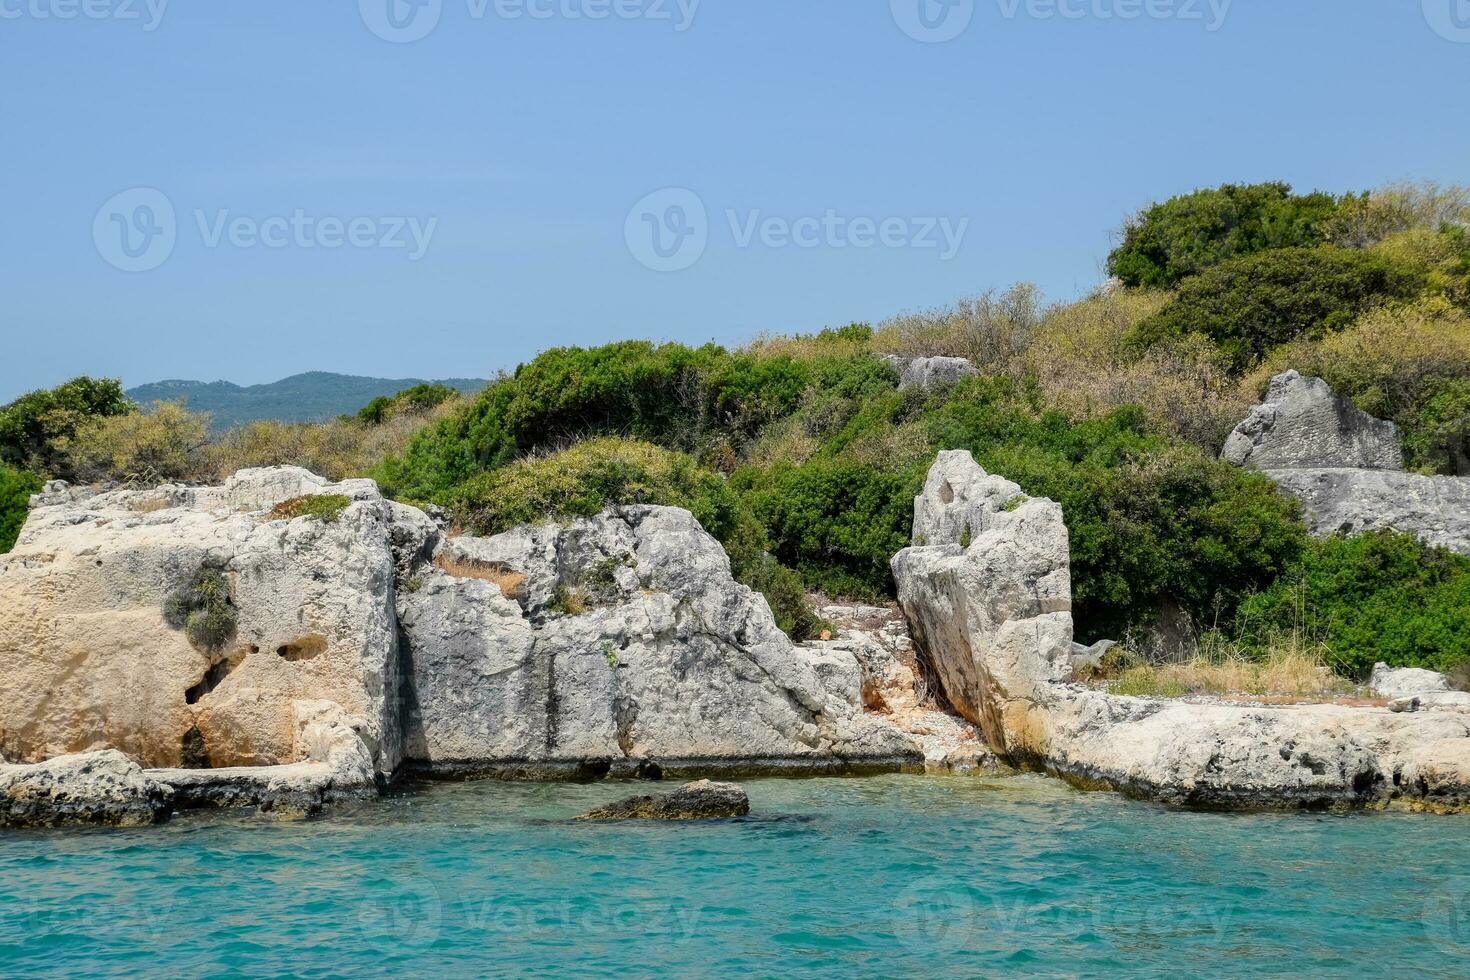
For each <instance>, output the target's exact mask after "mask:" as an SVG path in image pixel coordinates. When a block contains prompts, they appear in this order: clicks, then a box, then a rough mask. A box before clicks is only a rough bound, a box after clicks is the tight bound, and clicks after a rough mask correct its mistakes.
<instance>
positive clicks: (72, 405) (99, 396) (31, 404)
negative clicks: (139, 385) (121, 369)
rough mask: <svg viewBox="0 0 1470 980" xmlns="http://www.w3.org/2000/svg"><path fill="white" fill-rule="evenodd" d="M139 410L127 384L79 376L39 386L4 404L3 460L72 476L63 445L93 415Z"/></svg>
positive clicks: (0, 413)
mask: <svg viewBox="0 0 1470 980" xmlns="http://www.w3.org/2000/svg"><path fill="white" fill-rule="evenodd" d="M135 411H137V406H136V405H134V404H133V403H132V402H130V401H128V399H127V397H126V396H125V395H124V394H123V390H122V383H121V382H119V381H113V380H109V379H104V380H100V381H99V380H94V379H92V378H88V377H80V378H73V379H72V380H71V381H68V382H66V384H63V385H60V386H59V387H56V388H52V389H50V390H49V391H48V390H42V391H33V392H30V393H29V394H26V395H22V396H21V397H20V398H17V399H16V400H15V401H13V402H11V403H10V404H9V405H6V406H5V407H4V408H0V462H5V463H9V464H10V465H12V466H20V467H25V468H28V469H32V470H35V471H37V472H40V473H45V474H48V475H50V476H56V477H70V476H71V473H70V472H69V471H68V469H67V466H66V456H65V452H64V449H63V448H62V447H63V445H64V442H65V440H68V439H70V438H71V437H72V436H74V435H75V434H76V431H77V428H78V426H80V425H81V424H82V423H83V422H85V421H87V420H88V419H93V418H111V417H115V416H119V415H127V414H129V413H131V412H135Z"/></svg>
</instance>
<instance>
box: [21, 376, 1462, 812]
mask: <svg viewBox="0 0 1470 980" xmlns="http://www.w3.org/2000/svg"><path fill="white" fill-rule="evenodd" d="M1278 380H1279V381H1280V382H1281V383H1280V384H1279V385H1277V386H1275V387H1273V396H1275V397H1276V398H1277V401H1276V402H1275V403H1273V404H1274V405H1275V407H1274V408H1263V409H1262V410H1261V412H1260V413H1259V415H1260V417H1259V418H1256V419H1255V421H1249V420H1248V422H1247V423H1246V424H1243V425H1242V428H1241V430H1238V432H1237V436H1236V437H1235V438H1233V439H1232V444H1231V447H1230V448H1229V449H1228V450H1227V455H1232V457H1233V458H1234V457H1238V459H1237V461H1238V462H1240V463H1242V464H1243V465H1261V466H1266V465H1268V464H1269V465H1270V466H1271V467H1272V469H1270V470H1268V472H1271V473H1273V474H1274V473H1276V472H1277V471H1278V470H1277V469H1276V467H1277V466H1278V465H1279V464H1281V463H1282V462H1283V460H1288V461H1289V460H1290V459H1298V460H1300V459H1303V458H1315V457H1314V456H1313V453H1314V452H1315V450H1311V449H1308V450H1302V449H1301V448H1300V447H1301V445H1302V442H1303V440H1302V439H1301V438H1297V437H1295V436H1293V441H1291V442H1289V443H1287V442H1282V440H1281V439H1280V438H1279V437H1277V436H1273V432H1275V433H1280V432H1282V431H1285V430H1283V429H1282V428H1281V419H1282V418H1283V417H1285V416H1289V415H1291V414H1292V413H1293V412H1296V413H1298V414H1301V413H1303V412H1305V413H1306V415H1307V416H1308V417H1309V419H1310V420H1311V422H1310V425H1309V426H1307V428H1308V429H1310V430H1311V431H1314V432H1316V433H1318V435H1316V436H1312V437H1311V438H1309V439H1307V440H1306V441H1307V442H1310V443H1314V444H1319V443H1320V442H1321V441H1322V439H1323V438H1326V437H1329V436H1330V437H1333V438H1336V436H1333V434H1334V433H1338V434H1340V433H1342V432H1343V431H1347V432H1349V435H1350V438H1348V439H1347V440H1346V442H1345V443H1343V444H1344V445H1346V447H1347V449H1346V450H1345V451H1350V452H1351V453H1353V454H1355V455H1354V457H1353V458H1354V459H1355V460H1357V461H1358V462H1361V463H1364V464H1366V465H1365V466H1364V467H1362V468H1361V469H1362V470H1363V471H1364V472H1384V470H1373V469H1370V468H1369V467H1370V466H1387V465H1391V464H1393V463H1394V458H1395V457H1394V449H1395V443H1394V442H1393V433H1391V432H1389V431H1387V430H1385V429H1384V428H1383V425H1384V424H1382V423H1377V424H1374V423H1373V421H1372V420H1367V421H1364V420H1363V419H1357V418H1356V417H1353V416H1351V415H1350V414H1348V413H1344V412H1342V411H1340V410H1338V409H1337V408H1334V407H1333V406H1332V405H1330V404H1329V405H1327V407H1326V408H1325V409H1324V408H1323V405H1324V404H1325V403H1324V402H1323V399H1324V398H1326V397H1327V396H1329V395H1330V390H1329V391H1328V392H1327V393H1326V394H1324V393H1323V392H1322V391H1320V390H1319V389H1318V388H1317V387H1316V386H1313V385H1305V384H1301V383H1299V381H1300V380H1301V379H1292V378H1285V379H1284V380H1282V379H1278ZM916 383H917V382H916ZM1293 406H1295V407H1293ZM1364 418H1366V417H1364ZM1334 426H1335V428H1334ZM1390 428H1391V427H1390ZM1293 431H1296V430H1293ZM1324 432H1325V433H1327V436H1323V435H1322V433H1324ZM1339 442H1340V443H1341V442H1343V441H1342V440H1339ZM303 498H305V499H308V500H309V501H311V502H312V503H313V505H312V506H301V505H300V502H301V500H302V499H303ZM1062 518H1063V515H1062V511H1061V508H1060V507H1059V506H1058V505H1057V504H1055V503H1053V502H1051V501H1048V500H1041V499H1035V498H1031V497H1028V496H1027V495H1025V494H1024V493H1023V492H1022V491H1021V489H1020V487H1019V486H1017V485H1016V484H1014V483H1011V482H1009V481H1007V480H1005V479H1003V478H1001V477H997V476H992V475H989V474H987V473H985V472H984V471H983V470H982V469H981V468H980V467H979V466H978V465H977V464H976V463H975V461H974V460H973V459H972V458H971V457H970V455H969V454H968V453H966V452H946V453H942V454H941V455H940V457H939V459H938V460H937V461H936V463H935V464H934V467H933V468H932V470H931V471H930V473H929V477H928V481H927V483H926V485H925V487H924V490H923V492H922V493H921V494H920V495H919V497H918V498H917V499H916V501H915V520H914V531H913V545H912V547H910V548H907V549H905V550H904V551H902V552H900V553H899V554H898V555H896V556H895V557H894V559H893V574H894V578H895V581H896V583H897V585H898V593H899V600H900V609H898V610H890V609H884V608H881V607H855V606H831V607H829V608H826V609H824V610H823V615H824V617H825V618H826V619H828V620H829V621H830V622H832V624H833V627H834V629H833V634H835V635H830V636H827V637H824V639H823V640H821V641H818V642H812V643H807V644H802V645H797V644H794V643H792V642H791V640H790V639H789V638H788V637H787V636H786V635H785V634H784V633H782V632H781V631H780V630H779V629H778V628H777V627H776V624H775V621H774V619H773V617H772V615H771V611H770V609H769V607H768V606H767V604H766V602H765V600H764V598H763V597H761V596H760V595H759V594H758V593H755V592H752V591H751V590H750V589H748V588H746V587H745V586H743V585H740V584H738V583H736V582H735V581H734V579H733V578H732V576H731V573H730V564H729V559H728V557H727V556H726V555H725V552H724V551H723V549H722V548H721V547H720V545H719V544H718V542H716V541H715V540H714V539H713V538H712V537H710V536H709V535H708V534H706V533H705V531H704V530H703V528H701V527H700V525H699V523H698V522H697V521H696V520H695V519H694V518H693V517H692V516H691V515H690V514H689V513H688V512H686V511H682V510H678V509H674V508H667V507H653V506H630V507H620V508H613V509H610V510H608V511H606V512H604V513H602V514H600V515H598V516H596V517H593V518H588V519H581V520H576V521H572V522H570V523H567V524H565V525H544V526H538V527H522V528H517V529H515V530H513V531H510V532H508V533H505V534H501V535H498V536H495V537H489V538H478V537H473V536H468V535H458V534H455V533H453V532H452V530H451V529H450V528H448V527H447V526H446V525H445V524H444V523H443V522H442V520H440V519H438V518H436V517H434V516H431V515H430V514H428V513H425V512H424V511H421V510H418V509H415V508H412V507H407V506H404V505H401V504H397V503H394V502H392V501H389V500H386V499H385V498H384V497H383V496H382V494H381V493H380V492H379V491H378V488H377V487H376V485H375V484H373V483H372V482H371V481H364V480H355V481H348V482H346V483H341V484H331V483H328V482H327V481H325V480H323V479H321V478H319V477H316V476H314V475H313V474H311V473H308V472H307V471H305V470H300V469H293V468H274V469H265V470H246V471H242V472H240V473H238V474H236V475H235V476H234V477H233V478H232V479H230V480H229V481H227V482H226V483H225V484H224V485H223V486H220V487H206V488H198V487H177V486H166V487H159V488H155V489H151V490H113V491H107V492H94V491H88V490H83V489H78V488H72V487H68V486H66V485H64V484H51V485H48V486H47V488H46V490H45V491H44V492H43V493H42V494H41V495H39V496H38V497H37V498H36V500H35V501H34V508H33V510H32V513H31V515H30V518H29V520H28V521H27V523H26V525H25V528H24V529H23V531H22V533H21V536H20V540H19V542H18V544H17V546H16V548H15V550H14V551H13V552H12V553H11V554H9V555H5V556H0V759H8V760H10V761H9V762H8V763H4V764H0V825H3V826H62V825H78V824H113V825H139V824H147V823H152V822H156V821H158V820H162V819H167V817H168V816H169V815H170V814H171V813H173V812H176V811H178V810H184V809H191V808H206V807H240V806H253V807H256V808H258V809H260V810H261V811H263V812H269V813H273V814H277V815H284V816H299V815H310V814H314V813H317V812H320V811H321V810H322V809H323V808H326V807H329V806H332V805H334V804H338V803H341V802H344V801H349V800H357V799H370V798H373V797H374V796H376V795H377V794H378V793H379V792H380V790H381V789H382V788H383V787H384V786H386V785H387V784H389V783H390V782H391V781H392V780H393V779H395V778H396V777H398V776H400V775H401V774H405V773H411V774H414V775H418V776H427V777H431V778H483V777H500V778H516V779H601V778H630V779H635V778H636V779H659V778H669V779H676V778H696V777H719V778H732V777H751V776H762V775H810V774H864V773H876V772H916V773H917V772H931V773H997V772H1007V771H1011V769H1012V767H1014V768H1018V769H1033V770H1040V771H1045V772H1049V773H1052V774H1054V775H1057V776H1060V777H1062V778H1064V779H1067V780H1069V781H1070V782H1072V783H1074V784H1076V785H1079V786H1083V787H1088V788H1106V789H1113V790H1117V791H1120V792H1124V793H1128V794H1130V795H1134V796H1138V797H1142V798H1147V799H1153V800H1159V801H1163V802H1168V803H1174V804H1180V805H1187V806H1196V807H1221V808H1324V807H1332V808H1342V807H1382V806H1388V805H1406V806H1410V807H1415V808H1420V809H1425V810H1443V811H1448V810H1461V809H1466V808H1470V703H1467V702H1470V695H1462V694H1458V693H1456V692H1452V691H1449V690H1448V688H1447V685H1445V684H1444V682H1443V678H1441V677H1439V675H1434V674H1430V673H1429V672H1426V671H1409V672H1391V671H1387V670H1386V669H1385V671H1384V672H1383V674H1382V676H1381V677H1380V676H1378V675H1375V678H1374V684H1375V686H1378V687H1380V688H1381V689H1382V690H1383V693H1384V696H1385V701H1386V702H1388V703H1387V705H1386V706H1368V707H1362V706H1348V705H1339V704H1317V705H1260V704H1250V705H1246V704H1232V703H1224V702H1208V701H1206V702H1200V701H1197V700H1191V701H1187V702H1186V701H1163V700H1153V699H1141V698H1130V697H1120V696H1115V695H1112V694H1109V693H1107V692H1106V691H1099V690H1096V689H1094V688H1089V687H1086V686H1084V685H1081V684H1079V683H1076V682H1075V681H1074V679H1073V667H1074V661H1075V660H1076V659H1077V658H1078V657H1079V656H1081V657H1082V659H1084V660H1085V659H1087V657H1088V656H1092V655H1094V654H1093V653H1088V652H1086V651H1080V650H1079V648H1078V647H1077V646H1076V645H1075V644H1074V643H1073V635H1072V616H1071V573H1070V566H1069V556H1068V538H1067V529H1066V525H1065V523H1064V522H1063V519H1062ZM1094 653H1095V651H1094Z"/></svg>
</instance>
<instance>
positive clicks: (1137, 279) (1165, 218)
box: [1108, 183, 1338, 289]
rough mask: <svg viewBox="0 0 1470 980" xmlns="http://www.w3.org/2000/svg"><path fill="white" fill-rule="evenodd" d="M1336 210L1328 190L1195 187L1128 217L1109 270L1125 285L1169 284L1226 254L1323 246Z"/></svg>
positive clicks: (1263, 186) (1216, 262)
mask: <svg viewBox="0 0 1470 980" xmlns="http://www.w3.org/2000/svg"><path fill="white" fill-rule="evenodd" d="M1337 210H1338V200H1337V199H1336V198H1335V197H1333V196H1332V195H1331V194H1321V193H1317V194H1306V195H1293V194H1292V193H1291V185H1289V184H1283V183H1268V184H1251V185H1238V184H1225V185H1224V186H1222V187H1218V188H1215V189H1212V190H1200V191H1195V192H1194V193H1193V194H1185V195H1183V196H1181V197H1175V198H1170V199H1169V200H1168V201H1165V202H1164V203H1162V204H1155V205H1154V206H1153V207H1150V208H1148V209H1147V210H1145V211H1144V212H1142V213H1141V214H1140V215H1138V217H1136V218H1134V219H1133V220H1132V221H1130V222H1128V224H1127V225H1126V226H1125V227H1124V229H1123V241H1122V243H1121V244H1120V245H1119V246H1118V247H1117V248H1116V249H1114V250H1113V253H1112V254H1111V255H1110V256H1108V272H1109V273H1110V274H1111V275H1114V276H1117V277H1118V278H1119V279H1121V280H1123V282H1124V283H1125V284H1127V285H1129V286H1146V287H1152V288H1166V289H1167V288H1172V287H1173V286H1175V285H1177V284H1178V283H1179V282H1180V281H1181V280H1183V279H1185V278H1187V277H1188V276H1193V275H1198V274H1199V273H1201V272H1203V271H1205V270H1206V269H1209V268H1211V267H1212V266H1216V265H1219V264H1220V263H1221V262H1225V261H1228V260H1230V259H1234V258H1239V257H1241V256H1244V255H1251V254H1254V253H1257V252H1262V251H1265V250H1267V249H1278V248H1293V247H1298V246H1312V245H1318V244H1321V243H1322V241H1323V232H1324V223H1325V222H1327V221H1328V220H1329V219H1331V218H1332V217H1333V216H1334V215H1335V214H1336V212H1337Z"/></svg>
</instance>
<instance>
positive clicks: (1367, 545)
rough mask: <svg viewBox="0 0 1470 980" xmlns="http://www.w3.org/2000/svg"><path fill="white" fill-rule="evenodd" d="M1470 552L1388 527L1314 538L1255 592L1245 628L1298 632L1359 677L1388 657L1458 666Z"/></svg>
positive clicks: (1242, 617) (1258, 636) (1258, 637)
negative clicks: (1454, 551) (1450, 549)
mask: <svg viewBox="0 0 1470 980" xmlns="http://www.w3.org/2000/svg"><path fill="white" fill-rule="evenodd" d="M1466 610H1470V558H1467V557H1464V556H1461V555H1455V554H1452V553H1450V552H1448V551H1445V550H1443V549H1435V548H1430V547H1427V546H1425V545H1423V544H1420V543H1419V542H1418V541H1416V540H1415V539H1414V538H1412V537H1410V536H1409V535H1405V534H1393V533H1391V532H1387V531H1382V532H1375V533H1370V534H1363V535H1359V536H1357V537H1352V538H1344V537H1331V538H1324V539H1320V540H1316V541H1313V542H1312V543H1311V545H1310V546H1309V547H1308V548H1307V549H1305V550H1304V551H1303V552H1302V554H1301V556H1300V558H1299V559H1298V560H1297V561H1295V562H1293V563H1292V564H1291V565H1290V566H1289V567H1288V568H1287V570H1286V571H1285V573H1284V574H1283V575H1282V576H1281V578H1280V580H1279V581H1278V582H1276V583H1275V584H1274V585H1272V586H1271V587H1270V588H1268V589H1266V590H1265V591H1263V592H1261V593H1260V594H1258V595H1255V596H1252V597H1250V598H1249V599H1247V600H1246V601H1245V602H1244V603H1243V604H1242V605H1241V609H1240V614H1239V623H1240V626H1241V629H1242V631H1243V633H1244V635H1245V636H1246V637H1247V638H1248V639H1251V640H1253V641H1255V642H1256V643H1257V644H1259V645H1264V644H1266V643H1268V642H1269V640H1270V638H1271V636H1272V635H1273V633H1280V632H1294V633H1300V634H1303V635H1305V636H1306V637H1307V638H1309V639H1311V640H1314V641H1319V642H1321V643H1323V644H1325V645H1326V647H1327V649H1328V650H1329V651H1330V653H1331V656H1332V658H1333V660H1334V665H1335V666H1337V667H1338V668H1339V669H1340V670H1344V671H1347V672H1349V673H1351V674H1353V675H1355V676H1358V677H1360V678H1365V677H1366V676H1367V675H1368V673H1369V672H1371V671H1372V669H1373V665H1374V663H1377V662H1379V661H1382V662H1384V663H1387V664H1390V665H1392V666H1399V667H1410V666H1413V667H1428V668H1431V669H1434V670H1449V669H1451V668H1452V667H1454V666H1455V665H1456V664H1458V663H1461V662H1463V661H1466V660H1470V616H1467V615H1466Z"/></svg>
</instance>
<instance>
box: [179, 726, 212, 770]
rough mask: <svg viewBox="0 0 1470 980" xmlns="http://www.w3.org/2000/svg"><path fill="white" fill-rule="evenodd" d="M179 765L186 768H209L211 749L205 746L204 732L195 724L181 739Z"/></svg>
mask: <svg viewBox="0 0 1470 980" xmlns="http://www.w3.org/2000/svg"><path fill="white" fill-rule="evenodd" d="M179 750H180V751H179V755H180V762H179V765H180V766H182V767H183V768H185V769H209V768H211V766H210V765H209V750H208V749H206V748H205V747H204V733H203V732H201V731H200V730H199V726H198V725H195V726H194V727H193V728H191V729H189V730H188V731H187V732H185V733H184V737H183V738H182V739H180V741H179Z"/></svg>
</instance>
